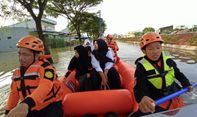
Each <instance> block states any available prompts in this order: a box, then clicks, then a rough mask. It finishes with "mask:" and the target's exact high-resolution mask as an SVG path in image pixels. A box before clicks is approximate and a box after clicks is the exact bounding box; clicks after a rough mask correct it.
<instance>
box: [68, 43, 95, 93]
mask: <svg viewBox="0 0 197 117" xmlns="http://www.w3.org/2000/svg"><path fill="white" fill-rule="evenodd" d="M87 48H89V49H90V47H89V46H87V47H84V46H82V45H78V46H76V47H74V51H75V55H74V56H73V57H72V59H71V60H70V63H69V65H68V69H67V72H66V74H65V81H66V79H67V77H68V76H69V75H70V73H71V72H72V71H74V70H75V71H76V75H75V78H76V80H77V81H78V83H79V87H77V86H75V88H74V89H73V87H72V86H70V85H69V84H67V86H68V87H69V88H70V89H73V91H75V90H78V91H89V90H93V87H92V80H93V79H92V78H91V76H90V75H91V71H92V65H91V57H90V56H89V53H88V51H91V50H88V49H87ZM73 86H74V85H73Z"/></svg>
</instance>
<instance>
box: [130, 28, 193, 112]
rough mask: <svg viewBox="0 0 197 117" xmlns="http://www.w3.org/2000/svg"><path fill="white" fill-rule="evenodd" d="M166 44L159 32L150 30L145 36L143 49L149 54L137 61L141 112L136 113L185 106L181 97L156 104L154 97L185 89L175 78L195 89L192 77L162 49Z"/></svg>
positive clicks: (136, 89) (190, 89)
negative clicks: (191, 81) (189, 78)
mask: <svg viewBox="0 0 197 117" xmlns="http://www.w3.org/2000/svg"><path fill="white" fill-rule="evenodd" d="M162 43H163V39H162V37H161V36H160V35H159V34H157V33H155V32H149V33H146V34H144V35H143V36H142V37H141V40H140V48H141V50H142V52H143V53H144V54H145V56H143V57H140V58H138V59H137V60H136V71H135V77H136V86H135V88H134V93H135V97H136V100H137V102H139V109H140V111H138V112H137V113H136V114H135V116H141V115H146V114H150V113H153V112H160V111H164V110H169V109H175V108H179V107H182V106H184V103H183V100H182V98H181V97H176V98H174V99H171V100H169V101H167V102H165V103H163V104H161V105H159V106H154V103H155V102H154V100H157V99H160V98H162V97H165V96H167V95H170V94H172V93H175V92H176V91H178V90H180V89H181V87H180V86H179V85H178V84H177V83H176V82H175V79H177V80H178V81H179V82H180V84H181V85H182V87H189V91H192V90H193V88H192V86H191V84H190V82H189V80H188V79H187V78H186V76H185V75H184V74H183V73H182V72H181V71H180V70H179V69H178V67H177V65H176V63H175V61H173V60H172V58H170V57H169V56H167V55H166V54H165V52H162Z"/></svg>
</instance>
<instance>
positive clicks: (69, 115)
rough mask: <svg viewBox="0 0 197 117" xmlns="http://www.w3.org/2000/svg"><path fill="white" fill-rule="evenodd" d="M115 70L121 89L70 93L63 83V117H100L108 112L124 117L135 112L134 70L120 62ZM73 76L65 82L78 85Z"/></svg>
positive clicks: (72, 74)
mask: <svg viewBox="0 0 197 117" xmlns="http://www.w3.org/2000/svg"><path fill="white" fill-rule="evenodd" d="M116 68H117V70H118V72H119V74H120V76H121V82H122V89H117V90H99V91H87V92H72V91H71V90H70V88H68V87H67V86H66V85H65V83H63V86H62V88H63V90H64V99H63V109H64V115H65V117H73V116H74V117H80V116H84V115H86V114H93V115H98V116H102V115H104V114H106V113H109V112H115V113H117V114H119V116H125V115H126V114H128V113H130V112H135V111H137V109H138V104H137V102H136V100H135V98H134V94H133V88H134V84H135V80H134V70H135V69H134V67H133V66H131V65H129V64H127V63H126V62H123V61H121V60H120V61H119V62H117V63H116ZM74 75H75V73H71V74H70V75H69V77H68V78H67V80H66V82H73V83H74V84H75V85H78V84H77V82H76V80H75V78H74Z"/></svg>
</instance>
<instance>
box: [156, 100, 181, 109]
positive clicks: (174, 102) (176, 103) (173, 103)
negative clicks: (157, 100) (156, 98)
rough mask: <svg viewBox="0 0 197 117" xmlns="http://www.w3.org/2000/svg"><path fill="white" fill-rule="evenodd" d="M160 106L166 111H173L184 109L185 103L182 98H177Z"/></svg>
mask: <svg viewBox="0 0 197 117" xmlns="http://www.w3.org/2000/svg"><path fill="white" fill-rule="evenodd" d="M159 106H160V107H162V108H164V109H168V110H172V109H176V108H180V107H183V106H184V102H183V99H182V98H181V97H176V98H174V99H172V100H169V101H167V102H165V103H163V104H160V105H159Z"/></svg>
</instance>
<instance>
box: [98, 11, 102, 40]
mask: <svg viewBox="0 0 197 117" xmlns="http://www.w3.org/2000/svg"><path fill="white" fill-rule="evenodd" d="M98 14H99V37H102V36H103V33H102V18H101V10H99V11H98Z"/></svg>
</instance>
